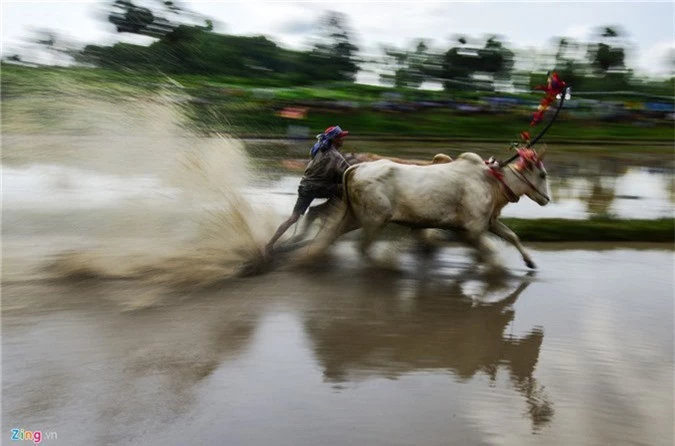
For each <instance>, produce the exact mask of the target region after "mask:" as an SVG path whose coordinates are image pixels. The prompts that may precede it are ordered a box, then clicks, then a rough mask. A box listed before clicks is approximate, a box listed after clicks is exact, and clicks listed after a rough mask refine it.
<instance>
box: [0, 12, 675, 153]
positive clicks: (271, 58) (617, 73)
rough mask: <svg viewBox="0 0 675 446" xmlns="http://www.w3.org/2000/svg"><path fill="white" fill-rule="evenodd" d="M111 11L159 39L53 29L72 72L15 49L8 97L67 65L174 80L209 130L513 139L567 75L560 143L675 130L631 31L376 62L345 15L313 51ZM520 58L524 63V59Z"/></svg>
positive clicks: (499, 42)
mask: <svg viewBox="0 0 675 446" xmlns="http://www.w3.org/2000/svg"><path fill="white" fill-rule="evenodd" d="M105 18H106V20H107V22H108V23H109V24H113V25H114V26H115V28H116V30H117V32H119V33H127V34H133V35H141V36H148V37H151V38H153V39H154V41H153V42H152V43H151V44H149V45H140V44H132V43H122V42H118V43H115V44H113V45H110V46H106V45H94V44H88V45H85V46H84V47H82V46H78V45H75V44H73V43H72V42H67V41H65V40H63V39H60V38H59V36H57V35H56V34H55V33H52V32H50V31H48V30H44V31H43V32H41V33H38V35H37V36H35V37H34V43H35V44H36V45H39V46H41V47H42V48H43V49H44V50H47V51H49V52H52V53H54V54H58V55H59V56H60V57H61V58H67V59H68V60H69V63H68V64H67V65H68V67H67V68H60V69H56V68H51V69H50V70H51V74H50V75H45V74H40V73H35V70H32V71H31V68H30V67H34V66H35V64H32V63H30V62H29V61H28V60H26V58H25V57H24V56H22V55H21V54H18V53H17V54H11V55H9V56H7V57H5V59H4V60H3V79H2V83H3V90H2V97H3V100H4V99H12V98H13V97H15V96H16V95H17V94H20V93H21V92H25V91H26V90H27V89H31V88H32V89H41V88H42V89H44V88H47V85H49V79H50V78H51V76H52V75H53V74H54V73H55V72H56V71H60V72H61V74H62V75H63V72H64V71H67V72H68V75H69V76H71V78H73V77H74V78H76V79H79V82H83V83H84V84H88V85H90V86H91V88H104V86H105V87H108V88H110V89H112V90H113V91H116V92H117V93H119V92H120V91H127V92H128V91H129V90H137V91H142V90H147V91H150V90H157V89H159V88H163V89H166V88H167V87H169V88H173V89H174V90H176V91H179V92H180V95H179V96H180V99H179V98H178V96H177V99H176V100H177V101H182V102H184V103H186V104H187V105H188V107H187V109H188V111H189V114H190V116H191V117H193V118H194V120H195V122H196V123H197V126H198V127H199V128H200V129H202V130H204V131H228V132H231V133H238V134H242V135H243V134H259V135H280V134H285V133H289V132H291V130H290V128H291V127H298V126H299V127H300V128H301V129H302V128H306V129H309V128H311V129H312V131H313V130H315V129H321V128H324V127H325V126H326V125H327V124H326V123H327V122H330V123H333V122H340V123H341V125H344V126H345V127H353V128H358V129H359V133H361V134H364V135H367V134H378V133H389V132H393V133H399V134H409V135H411V136H443V137H461V138H471V137H476V136H477V135H481V136H483V137H486V138H490V137H494V138H501V139H503V138H504V137H507V138H510V137H513V138H516V135H517V134H518V133H519V132H520V131H522V130H524V128H523V123H526V122H528V114H530V113H531V112H532V111H533V109H534V108H536V105H537V103H538V101H539V99H540V97H541V92H537V91H534V90H533V89H534V87H535V86H537V85H541V84H543V83H545V81H546V71H547V70H555V71H557V72H558V73H559V74H560V76H561V78H562V79H564V80H565V81H566V82H567V83H568V84H569V85H572V86H573V96H574V99H573V100H572V101H570V102H569V103H568V106H567V107H566V109H565V112H566V113H567V115H568V116H567V118H568V119H571V120H577V121H578V122H577V123H576V124H575V125H574V126H569V127H570V129H572V128H573V129H574V131H573V132H572V130H569V132H566V131H565V130H562V133H558V135H559V136H560V137H561V138H576V139H584V138H585V139H594V138H605V139H610V140H611V139H621V138H633V139H643V138H644V139H653V140H659V139H660V140H672V138H673V127H672V122H673V121H672V120H673V111H674V110H673V92H674V89H675V83H674V79H675V77H673V76H671V77H670V78H669V79H650V78H645V77H640V76H637V75H636V74H635V72H634V71H633V69H632V68H631V67H630V66H628V65H627V60H628V57H627V53H628V52H629V51H632V49H631V44H630V41H629V40H628V38H627V36H626V32H625V31H624V30H622V29H621V27H619V26H611V25H607V26H600V27H598V28H597V29H596V32H595V34H594V36H593V37H592V39H591V41H589V42H580V41H575V40H573V39H571V38H567V37H560V38H557V39H555V40H554V41H552V42H551V54H550V57H549V58H545V60H538V61H528V60H527V57H526V55H525V54H522V52H520V53H519V52H518V51H517V50H515V49H510V48H509V47H508V43H507V40H506V38H505V37H503V36H498V35H488V36H486V37H484V38H474V37H472V36H460V35H457V36H454V38H453V39H452V40H451V41H449V43H448V45H449V47H445V48H442V47H438V46H435V45H434V42H430V41H427V40H425V39H417V40H415V41H413V42H411V44H410V46H409V47H408V48H396V47H393V46H391V45H382V46H381V51H380V54H379V55H376V56H373V55H368V56H365V55H364V54H362V53H361V52H360V50H359V48H358V47H357V46H356V45H355V44H354V43H353V42H354V41H355V40H356V39H355V32H354V31H353V30H352V29H351V28H350V26H349V18H348V17H347V16H345V15H344V14H341V13H336V12H327V13H325V14H324V15H323V16H321V17H318V18H317V20H318V22H319V23H318V25H319V26H318V28H317V29H319V30H320V31H319V35H317V36H315V43H314V45H313V46H312V47H310V48H307V49H306V50H291V49H287V48H283V47H281V46H279V45H277V44H276V43H275V42H273V41H272V40H270V39H269V38H268V37H265V36H262V35H261V36H252V37H249V36H236V35H228V34H221V33H218V32H216V31H215V30H214V26H213V22H212V20H211V19H209V18H208V17H201V16H199V15H198V14H196V13H194V12H192V11H190V10H189V9H188V8H186V7H185V6H183V5H182V4H179V3H177V2H172V1H157V2H155V3H152V4H149V5H145V6H140V5H137V4H135V3H133V2H132V1H130V0H115V1H113V2H110V3H108V7H107V13H106V17H105ZM106 26H109V25H106ZM672 57H673V55H672V54H671V58H672ZM522 59H524V60H525V62H526V63H520V64H517V63H516V61H517V60H522ZM669 63H670V64H671V65H673V64H674V63H675V62H674V61H672V60H671V61H670V62H669ZM9 64H13V66H12V67H11V69H10V68H9ZM20 65H24V66H25V67H20ZM524 66H527V67H529V68H527V69H525V68H523V67H524ZM674 66H675V65H674ZM362 70H363V71H370V72H372V73H373V74H375V75H376V76H377V78H378V79H379V83H380V86H374V85H364V84H358V83H355V80H356V77H357V74H358V73H359V72H360V71H362ZM430 85H435V86H437V87H438V88H435V89H431V88H428V87H429V86H430ZM289 110H290V111H289ZM413 112H414V113H413ZM448 115H452V116H451V119H452V121H451V124H452V125H449V122H450V121H449V116H448ZM487 117H489V119H486V118H487ZM479 118H480V119H479ZM291 133H292V132H291ZM296 133H297V132H296ZM308 134H309V133H308V131H302V130H301V131H300V132H299V134H298V136H307V135H308Z"/></svg>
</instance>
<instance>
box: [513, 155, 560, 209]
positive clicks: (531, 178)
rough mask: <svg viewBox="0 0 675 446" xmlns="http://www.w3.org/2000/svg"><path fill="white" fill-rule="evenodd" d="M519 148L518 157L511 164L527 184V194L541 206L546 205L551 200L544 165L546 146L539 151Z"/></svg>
mask: <svg viewBox="0 0 675 446" xmlns="http://www.w3.org/2000/svg"><path fill="white" fill-rule="evenodd" d="M517 150H518V159H517V160H516V161H515V162H514V163H512V164H509V167H510V168H511V170H513V173H515V174H516V177H518V179H519V180H520V181H522V182H523V183H524V185H525V192H524V193H525V195H527V196H528V197H529V198H530V199H531V200H533V201H535V202H536V203H537V204H539V205H540V206H546V205H547V204H548V203H549V201H551V198H550V196H551V194H550V192H549V187H548V174H547V172H546V168H545V167H544V161H543V160H544V155H546V148H544V149H542V150H541V152H539V153H537V152H535V151H534V149H528V148H522V149H517Z"/></svg>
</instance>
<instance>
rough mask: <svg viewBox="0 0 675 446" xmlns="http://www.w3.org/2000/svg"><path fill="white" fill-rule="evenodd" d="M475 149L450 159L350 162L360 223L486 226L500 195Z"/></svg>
mask: <svg viewBox="0 0 675 446" xmlns="http://www.w3.org/2000/svg"><path fill="white" fill-rule="evenodd" d="M488 169H489V168H488V167H487V166H486V165H485V163H484V162H483V160H482V159H481V158H480V157H479V156H478V155H476V154H473V153H466V154H462V155H461V156H460V157H459V158H458V159H457V160H456V161H453V162H451V163H447V164H434V165H428V166H414V165H403V164H398V163H394V162H391V161H388V160H379V161H374V162H370V163H364V164H361V165H357V166H353V167H351V168H350V169H349V170H348V171H347V172H346V174H345V177H344V188H345V199H346V202H347V205H348V206H349V208H350V209H351V211H352V213H353V215H354V217H355V218H356V219H357V220H358V222H359V223H360V225H361V226H363V227H364V228H367V227H377V228H379V227H381V226H383V225H385V224H386V223H389V222H392V223H399V224H402V225H406V226H410V227H417V228H443V229H455V230H457V229H460V230H461V229H467V228H468V227H473V228H475V229H478V228H479V227H480V228H482V230H485V229H487V227H488V225H489V221H490V219H491V218H492V217H493V213H494V211H495V201H496V199H497V197H498V196H499V191H498V188H496V187H495V184H494V181H493V180H491V179H490V178H489V177H488V176H487V174H486V173H487V170H488Z"/></svg>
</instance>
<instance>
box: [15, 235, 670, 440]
mask: <svg viewBox="0 0 675 446" xmlns="http://www.w3.org/2000/svg"><path fill="white" fill-rule="evenodd" d="M635 248H639V246H636V247H619V246H604V247H603V249H600V250H596V249H583V248H581V247H578V248H577V249H566V250H558V249H553V250H550V249H549V248H547V247H546V245H541V247H538V248H536V249H534V250H533V256H534V258H535V260H536V261H537V262H538V263H539V265H540V268H541V269H540V271H539V272H537V273H527V272H526V271H525V270H524V269H523V268H522V267H521V265H520V259H519V258H518V257H517V253H515V252H511V251H510V250H505V251H503V252H502V255H503V258H504V260H505V261H506V262H507V263H508V264H510V265H513V266H512V268H511V269H510V273H509V274H508V275H506V276H505V277H503V278H501V279H490V278H488V277H485V276H483V275H482V274H481V273H480V272H477V271H476V270H475V269H474V267H473V265H472V263H471V262H469V261H468V257H467V254H468V252H467V251H466V250H465V249H463V248H459V247H455V248H452V247H450V248H445V249H443V250H441V252H440V253H438V255H437V256H436V258H434V259H432V260H429V261H426V262H424V261H422V260H420V259H418V258H416V257H414V256H413V255H412V254H409V255H407V256H404V258H403V260H402V261H401V265H402V271H400V272H398V273H393V272H386V271H383V270H372V269H370V270H369V269H364V268H362V267H363V265H361V264H360V262H359V261H358V260H356V257H355V252H354V247H353V246H351V245H350V244H348V243H342V244H340V245H338V246H337V247H336V249H335V251H334V255H333V258H332V259H329V260H328V261H327V263H326V265H324V266H325V267H324V268H315V269H310V270H304V269H300V270H298V269H282V270H280V271H278V272H273V273H270V274H268V275H263V276H257V277H253V278H248V279H235V280H230V281H227V282H225V283H222V284H221V285H218V286H215V287H211V288H207V289H202V290H191V291H178V290H175V289H174V290H170V289H166V288H162V287H161V286H159V285H153V284H152V282H151V281H150V282H148V281H144V280H141V279H138V280H112V281H111V280H102V279H95V278H94V279H91V278H90V279H88V280H84V279H81V278H80V279H77V280H76V279H72V278H71V279H67V280H58V281H53V280H35V279H33V280H29V281H17V282H13V283H10V284H6V285H5V286H4V287H3V315H2V326H3V403H4V404H3V425H4V426H10V425H11V426H15V425H16V426H19V425H20V426H21V427H25V428H27V429H34V430H37V429H41V430H42V431H44V432H57V433H58V441H51V442H50V444H52V443H53V444H68V445H80V444H82V445H84V444H139V445H140V444H143V445H152V444H157V445H160V444H162V445H182V444H195V445H197V444H213V443H220V444H237V445H265V444H272V443H274V444H287V445H303V444H306V445H312V444H317V443H321V444H329V445H332V444H334V445H338V444H370V445H378V444H381V445H392V444H401V445H409V444H418V445H432V444H448V443H450V444H467V445H473V444H476V445H481V444H510V445H522V444H560V445H568V444H580V445H601V444H644V445H655V444H663V445H665V444H671V443H672V438H673V437H672V426H673V424H672V420H673V375H672V365H673V356H672V354H673V338H672V333H673V319H672V314H673V292H672V290H673V279H672V271H673V255H672V251H671V250H661V249H653V248H649V247H645V248H646V250H645V249H635ZM4 260H5V262H11V260H12V259H8V258H5V259H4ZM5 434H6V432H5V433H3V435H5Z"/></svg>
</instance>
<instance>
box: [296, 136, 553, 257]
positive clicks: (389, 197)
mask: <svg viewBox="0 0 675 446" xmlns="http://www.w3.org/2000/svg"><path fill="white" fill-rule="evenodd" d="M544 155H545V150H542V151H541V152H540V153H537V152H536V151H535V150H534V149H532V148H528V147H522V148H518V149H517V154H516V155H514V156H513V157H511V159H509V160H507V161H504V162H499V161H495V160H494V159H490V160H483V159H482V158H481V157H480V156H479V155H477V154H475V153H463V154H461V155H459V157H457V159H455V160H452V159H450V157H448V156H447V155H444V154H438V155H436V156H435V157H434V160H433V161H432V162H431V163H414V162H409V161H405V160H401V159H382V158H381V157H377V156H372V155H370V156H369V155H368V154H361V155H355V156H352V159H351V160H349V161H351V163H352V164H353V165H352V166H351V167H350V168H348V169H347V170H346V171H345V173H344V176H343V187H344V194H343V199H342V208H343V210H341V211H340V214H339V216H337V218H333V219H332V220H331V221H329V223H328V224H327V225H326V226H325V227H324V228H323V230H322V231H321V232H320V233H319V236H317V238H316V240H315V241H314V245H313V250H312V251H311V252H312V255H315V254H318V253H322V252H324V251H325V250H326V249H327V248H328V247H329V246H330V245H331V244H332V243H333V242H334V241H335V240H336V239H337V238H338V237H340V236H341V235H343V234H345V233H347V232H350V231H352V230H355V229H358V228H361V229H362V231H363V235H362V237H361V239H360V242H359V251H360V252H361V254H362V255H364V256H366V257H369V248H370V247H371V245H372V243H373V241H374V240H375V238H376V236H377V235H378V233H379V232H380V231H381V230H382V229H383V228H384V227H385V226H386V225H387V224H389V223H397V224H399V225H403V226H408V227H410V228H413V229H417V230H423V229H443V230H452V231H453V232H454V233H455V234H456V235H457V236H458V237H459V238H460V239H461V240H463V241H464V242H466V243H468V244H469V245H471V246H472V247H474V248H476V249H477V251H478V254H479V259H480V260H482V261H483V262H485V263H486V264H487V265H488V266H498V265H499V263H498V262H497V259H496V257H495V253H494V250H493V249H492V248H491V245H490V243H489V242H488V239H487V236H488V233H492V234H495V235H497V236H499V237H500V238H502V239H504V240H506V241H507V242H509V243H511V244H512V245H513V246H515V248H516V249H518V251H519V252H520V254H521V255H522V257H523V260H524V261H525V264H526V265H527V266H528V267H529V268H535V264H534V262H533V261H532V258H531V256H530V254H529V253H528V252H527V251H526V250H525V248H524V247H523V245H522V244H521V242H520V240H519V238H518V236H517V235H516V234H515V233H514V232H513V231H512V230H511V229H509V228H508V227H507V226H506V225H505V224H504V223H503V222H501V221H500V220H499V216H500V213H501V211H502V209H503V208H504V207H505V206H506V205H507V204H509V203H514V202H517V201H518V200H519V199H520V197H522V196H523V195H526V196H527V197H529V198H530V199H532V200H533V201H535V202H536V203H537V204H539V205H540V206H545V205H546V204H548V202H549V201H550V194H549V186H548V179H547V173H546V168H545V167H544V163H543V159H544ZM373 158H375V159H374V160H373ZM377 158H380V159H377ZM422 164H423V165H422ZM332 204H334V203H330V202H327V203H325V204H324V205H319V206H315V207H313V208H310V211H309V212H308V214H307V216H306V217H305V220H306V224H305V229H304V230H303V231H302V232H303V233H305V232H306V229H307V228H308V225H309V224H310V223H311V222H312V221H313V220H314V219H315V218H316V217H318V216H322V217H325V214H326V211H327V209H330V208H333V209H334V208H335V207H334V206H331V205H332Z"/></svg>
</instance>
